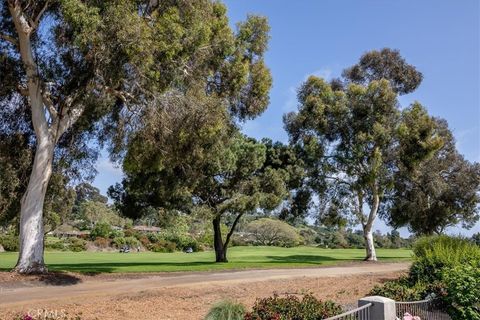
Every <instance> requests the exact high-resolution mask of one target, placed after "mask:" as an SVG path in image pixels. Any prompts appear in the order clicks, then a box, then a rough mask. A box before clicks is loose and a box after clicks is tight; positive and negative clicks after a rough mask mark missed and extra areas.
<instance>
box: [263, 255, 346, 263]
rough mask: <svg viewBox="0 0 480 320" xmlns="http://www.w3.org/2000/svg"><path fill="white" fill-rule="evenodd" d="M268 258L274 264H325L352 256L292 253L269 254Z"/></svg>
mask: <svg viewBox="0 0 480 320" xmlns="http://www.w3.org/2000/svg"><path fill="white" fill-rule="evenodd" d="M267 258H268V259H271V260H273V261H272V262H271V263H273V264H292V263H298V264H303V265H305V264H312V265H318V264H324V263H325V262H334V261H338V262H340V261H350V260H352V259H351V258H333V257H328V256H319V255H313V254H300V255H290V256H268V257H267Z"/></svg>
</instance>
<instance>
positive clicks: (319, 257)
mask: <svg viewBox="0 0 480 320" xmlns="http://www.w3.org/2000/svg"><path fill="white" fill-rule="evenodd" d="M411 254H412V253H411V251H410V250H407V249H378V250H377V256H378V257H379V260H380V261H389V260H390V261H401V260H403V261H405V260H409V259H410V258H411ZM364 255H365V250H363V249H323V248H315V247H297V248H279V247H233V248H229V251H228V258H229V262H228V263H215V262H214V261H215V253H214V252H212V251H207V252H197V253H191V254H186V253H182V252H175V253H153V252H142V253H135V252H132V253H127V254H123V253H106V252H46V253H45V262H46V264H47V265H48V269H49V270H50V271H73V272H84V273H103V272H106V273H110V272H173V271H208V270H231V269H248V268H292V267H312V266H321V265H333V264H338V263H340V262H346V261H361V260H363V258H364ZM17 256H18V254H17V253H12V252H5V253H0V270H2V271H7V270H10V269H12V268H13V266H14V265H15V262H16V260H17Z"/></svg>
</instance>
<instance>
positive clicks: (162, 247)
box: [148, 240, 177, 252]
mask: <svg viewBox="0 0 480 320" xmlns="http://www.w3.org/2000/svg"><path fill="white" fill-rule="evenodd" d="M176 249H177V245H176V244H175V243H173V242H170V241H166V240H159V241H157V242H155V243H152V244H150V245H149V246H148V250H150V251H153V252H174V251H175V250H176Z"/></svg>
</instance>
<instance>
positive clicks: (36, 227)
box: [8, 1, 58, 273]
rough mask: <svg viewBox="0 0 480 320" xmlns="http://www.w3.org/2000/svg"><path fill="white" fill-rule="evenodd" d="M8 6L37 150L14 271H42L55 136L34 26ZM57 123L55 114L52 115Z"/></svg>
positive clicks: (18, 9)
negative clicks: (45, 206) (34, 44)
mask: <svg viewBox="0 0 480 320" xmlns="http://www.w3.org/2000/svg"><path fill="white" fill-rule="evenodd" d="M8 8H9V11H10V13H11V15H12V20H13V23H14V25H15V29H16V31H17V34H18V47H19V49H20V56H21V58H22V62H23V65H24V68H25V72H26V75H27V89H28V90H27V91H28V98H29V102H30V108H31V113H32V123H33V128H34V130H35V136H36V143H37V146H36V148H37V149H36V151H35V159H34V162H33V167H32V172H31V175H30V180H29V181H28V186H27V190H26V192H25V194H24V195H23V197H22V200H21V207H20V256H19V258H18V262H17V265H16V267H15V270H16V271H18V272H20V273H42V272H45V271H46V268H45V264H44V262H43V203H44V200H45V193H46V191H47V187H48V182H49V180H50V176H51V174H52V161H53V150H54V147H55V143H56V140H57V136H56V135H54V134H52V131H51V130H50V128H49V124H48V122H47V119H46V108H45V106H44V103H43V95H42V88H41V79H40V75H39V74H38V67H37V64H36V61H35V59H34V56H33V50H32V42H31V35H32V32H33V31H34V29H35V27H36V26H34V25H31V22H29V20H28V19H27V17H26V16H25V14H24V12H23V9H22V6H21V2H20V1H9V2H8ZM51 117H52V120H53V122H54V123H58V122H56V120H57V118H56V114H53V113H52V114H51Z"/></svg>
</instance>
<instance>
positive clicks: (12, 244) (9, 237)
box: [0, 234, 18, 251]
mask: <svg viewBox="0 0 480 320" xmlns="http://www.w3.org/2000/svg"><path fill="white" fill-rule="evenodd" d="M0 244H1V245H2V247H3V249H5V251H18V236H16V235H13V234H5V235H2V236H0Z"/></svg>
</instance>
